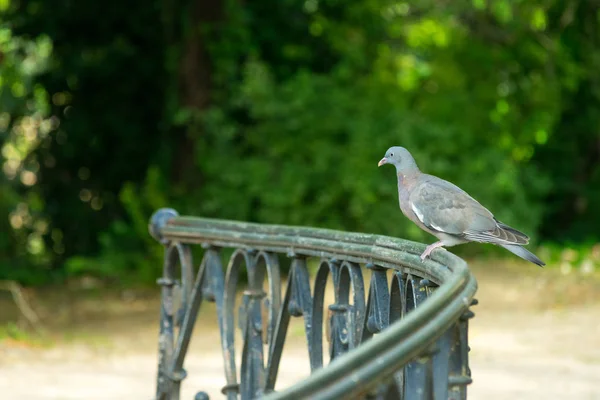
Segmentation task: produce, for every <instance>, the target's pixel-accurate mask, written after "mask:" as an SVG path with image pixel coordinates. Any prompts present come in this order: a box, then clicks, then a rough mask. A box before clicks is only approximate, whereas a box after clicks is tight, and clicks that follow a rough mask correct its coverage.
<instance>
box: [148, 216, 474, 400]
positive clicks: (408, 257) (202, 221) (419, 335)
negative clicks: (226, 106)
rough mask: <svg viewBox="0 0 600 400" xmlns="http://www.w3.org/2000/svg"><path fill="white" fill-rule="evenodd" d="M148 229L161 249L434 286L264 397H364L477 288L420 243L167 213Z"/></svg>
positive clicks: (447, 323)
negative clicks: (377, 270)
mask: <svg viewBox="0 0 600 400" xmlns="http://www.w3.org/2000/svg"><path fill="white" fill-rule="evenodd" d="M150 231H151V233H152V235H153V236H154V237H155V238H156V239H157V240H159V241H160V242H161V243H163V244H167V243H170V242H174V243H188V244H194V243H195V244H203V245H205V246H206V247H208V246H214V247H227V248H242V249H247V250H259V251H268V252H275V253H286V254H288V255H289V256H293V257H308V256H314V257H321V258H326V259H327V258H328V259H332V258H336V257H338V258H343V259H344V260H347V261H352V262H356V263H370V264H374V265H377V266H381V267H385V268H391V269H394V270H397V271H404V270H407V271H408V272H411V273H414V274H415V275H418V276H420V277H421V278H424V279H426V280H429V281H431V282H433V283H435V284H436V285H438V286H439V287H438V288H437V289H436V290H435V291H433V293H432V294H431V296H429V297H428V299H427V300H426V301H424V302H423V303H422V304H421V305H419V306H418V307H417V308H416V309H415V310H414V311H412V312H410V313H408V314H407V315H406V316H405V317H404V318H402V319H401V320H399V321H397V322H395V323H392V324H390V326H389V327H388V328H386V329H384V330H383V331H382V332H381V333H380V334H378V335H377V336H376V337H373V338H371V339H369V340H367V341H366V342H364V343H362V344H361V345H360V346H358V347H357V348H355V349H352V350H351V351H349V352H347V353H346V354H344V355H342V356H340V357H338V358H336V359H334V360H332V362H331V363H330V364H329V365H327V366H326V367H324V368H321V369H318V370H317V371H315V372H314V373H313V374H311V376H310V377H308V378H307V379H306V380H304V381H302V382H300V383H298V384H296V385H294V386H292V387H290V388H288V389H286V390H284V391H281V392H272V393H270V394H267V396H266V397H265V398H267V399H288V398H294V399H296V398H319V399H337V398H342V397H343V396H345V395H348V394H349V393H352V395H358V394H360V393H363V394H364V393H367V392H369V391H370V390H372V389H373V388H374V385H375V384H376V383H378V382H381V381H382V380H383V379H385V378H389V379H391V377H392V376H393V374H394V373H395V372H396V371H398V369H399V368H400V367H401V366H402V365H404V364H406V363H408V362H410V361H411V360H414V359H415V358H416V357H417V356H422V355H426V354H431V350H432V345H433V344H434V343H435V342H436V341H437V340H438V339H439V338H440V337H441V336H442V335H443V334H444V333H445V332H446V331H447V330H448V329H450V328H451V327H452V326H453V325H454V324H456V323H457V321H459V320H460V319H461V316H464V315H465V313H467V312H468V308H469V306H470V305H471V303H472V300H473V296H474V294H475V292H476V290H477V284H476V281H475V278H474V277H473V275H472V274H471V273H470V271H469V269H468V267H467V265H466V263H465V262H464V261H463V260H462V259H460V258H458V257H456V256H454V255H453V254H451V253H449V252H446V251H437V252H435V253H434V254H433V256H432V257H431V258H430V259H428V260H426V261H425V262H422V261H421V260H420V258H419V255H420V254H421V253H422V251H423V249H424V245H422V244H420V243H415V242H411V241H406V240H402V239H396V238H390V237H386V236H381V235H373V234H362V233H348V232H340V231H334V230H328V229H318V228H308V227H290V226H281V225H264V224H256V223H247V222H234V221H226V220H216V219H207V218H198V217H180V216H177V214H176V212H175V211H174V210H170V209H163V210H159V211H158V212H157V213H156V214H154V216H153V217H152V220H151V224H150ZM375 378H377V379H375Z"/></svg>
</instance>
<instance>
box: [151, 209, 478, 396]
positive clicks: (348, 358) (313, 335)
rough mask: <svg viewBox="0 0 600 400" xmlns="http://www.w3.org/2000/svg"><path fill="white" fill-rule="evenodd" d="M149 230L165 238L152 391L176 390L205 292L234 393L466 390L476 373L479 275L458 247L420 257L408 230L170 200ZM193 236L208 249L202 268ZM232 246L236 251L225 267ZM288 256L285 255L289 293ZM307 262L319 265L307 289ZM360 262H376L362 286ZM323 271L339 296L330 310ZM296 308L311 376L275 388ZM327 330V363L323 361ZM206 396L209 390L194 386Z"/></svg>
mask: <svg viewBox="0 0 600 400" xmlns="http://www.w3.org/2000/svg"><path fill="white" fill-rule="evenodd" d="M149 228H150V232H151V234H152V235H153V237H155V238H156V239H157V240H158V241H160V243H162V244H163V245H164V246H165V247H166V252H165V262H164V272H163V276H162V278H160V279H159V280H158V283H159V284H160V285H161V286H162V302H161V316H160V336H159V365H158V379H157V392H156V398H157V399H161V400H162V399H168V400H174V399H179V393H180V385H181V382H182V380H183V379H184V378H185V376H186V372H185V370H184V369H183V364H184V359H185V356H186V352H187V349H188V345H189V342H190V338H191V336H192V330H193V328H194V323H195V320H196V316H197V314H198V312H199V310H200V305H201V302H202V301H203V300H204V301H210V302H215V303H216V308H217V314H218V323H219V328H220V335H221V349H222V353H223V360H224V367H225V371H224V373H225V374H224V375H225V376H224V385H223V388H222V393H223V394H224V395H225V397H226V398H227V399H238V398H239V397H241V398H242V399H243V400H245V399H253V398H257V397H263V398H265V399H341V398H376V399H410V400H412V399H436V400H437V399H465V398H466V386H467V385H468V384H469V383H470V382H471V378H470V375H471V373H470V370H469V366H468V345H467V331H468V320H469V319H470V318H471V317H472V316H473V315H474V314H473V313H472V312H471V311H470V310H469V306H471V305H474V304H475V303H476V301H475V300H474V299H473V296H474V294H475V291H476V288H477V284H476V281H475V279H474V277H473V276H472V275H471V273H470V271H469V269H468V268H467V265H466V263H465V262H464V261H462V260H461V259H460V258H458V257H456V256H454V255H452V254H451V253H449V252H445V251H438V252H436V253H435V254H434V256H433V257H432V259H428V260H427V261H425V262H421V260H420V259H419V255H420V254H421V252H422V251H423V248H424V246H423V245H421V244H419V243H414V242H409V241H405V240H400V239H395V238H390V237H385V236H379V235H370V234H361V233H347V232H340V231H332V230H326V229H315V228H303V227H290V226H277V225H262V224H253V223H244V222H233V221H224V220H215V219H205V218H194V217H180V216H178V214H177V212H175V211H174V210H172V209H161V210H159V211H157V212H156V213H155V214H154V215H153V216H152V219H151V221H150V226H149ZM190 245H201V246H202V248H203V249H204V250H203V257H202V261H201V262H200V266H199V268H198V270H197V272H195V271H194V267H193V266H194V264H193V261H192V255H191V247H190ZM227 249H231V250H233V253H232V254H231V256H230V257H229V262H228V265H227V267H226V269H224V268H223V263H222V257H223V253H225V252H227ZM282 260H283V261H285V260H289V263H290V266H289V273H288V278H287V287H286V290H285V292H284V294H283V296H282V293H281V276H280V262H282ZM311 260H315V261H316V262H317V263H318V264H317V265H318V268H317V270H316V271H317V272H316V277H315V279H314V285H313V289H312V291H311V285H310V279H309V272H308V263H309V262H312V261H311ZM178 265H179V268H177V266H178ZM242 267H244V268H245V269H246V273H247V277H248V282H247V284H246V289H245V290H244V291H243V296H242V300H241V305H240V313H239V315H238V317H239V318H238V319H239V320H238V321H237V322H238V323H239V326H240V327H241V331H242V338H243V348H242V354H241V365H240V367H239V369H238V367H237V366H236V361H235V360H236V357H235V348H234V333H235V329H236V324H235V322H236V321H234V315H235V311H236V310H235V308H236V295H237V294H238V293H239V289H240V280H239V276H240V272H241V269H242ZM363 267H364V268H363ZM365 269H367V270H369V271H370V274H367V275H370V282H369V284H368V293H367V294H366V296H365V282H364V278H363V272H364V271H365ZM328 281H329V282H331V283H332V284H333V288H334V301H333V303H332V304H329V305H328V306H327V308H326V311H325V312H324V308H325V307H324V306H326V304H325V303H326V296H325V292H326V290H325V288H326V285H327V282H328ZM390 281H391V282H390ZM176 288H177V291H178V292H180V293H181V296H180V297H181V299H180V301H179V303H180V304H179V305H178V306H175V304H176V303H177V302H176V301H175V300H176V299H175V298H174V293H175V289H176ZM237 298H239V296H238V297H237ZM291 318H303V320H304V328H305V334H306V340H307V347H308V356H309V363H310V369H311V375H310V376H309V377H308V378H307V379H305V380H304V381H301V382H299V383H297V384H295V385H293V386H291V387H289V388H287V389H285V390H283V391H277V392H276V391H274V388H275V383H276V380H277V373H278V368H279V363H280V360H281V358H282V351H283V345H284V342H285V339H286V333H287V329H288V326H289V322H290V319H291ZM324 320H325V321H324ZM324 322H325V325H326V329H323V325H324ZM324 330H325V332H326V334H325V335H324V332H323V331H324ZM324 336H326V339H327V341H328V342H329V359H330V362H329V364H324V362H323V337H324ZM265 361H266V362H265ZM207 398H208V395H207V394H206V393H204V392H198V394H197V395H196V399H207Z"/></svg>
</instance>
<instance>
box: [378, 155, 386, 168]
mask: <svg viewBox="0 0 600 400" xmlns="http://www.w3.org/2000/svg"><path fill="white" fill-rule="evenodd" d="M383 164H387V158H385V157H383V158H382V159H381V161H379V163H378V164H377V166H378V167H381V166H382V165H383Z"/></svg>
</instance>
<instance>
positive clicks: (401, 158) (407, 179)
mask: <svg viewBox="0 0 600 400" xmlns="http://www.w3.org/2000/svg"><path fill="white" fill-rule="evenodd" d="M384 164H392V165H393V166H395V167H396V174H397V175H398V195H399V198H400V209H401V210H402V213H403V214H404V215H406V217H408V219H410V220H411V221H413V222H414V223H415V224H417V225H418V226H419V227H420V228H421V229H423V230H424V231H426V232H429V233H431V234H432V235H433V236H435V237H437V238H438V239H439V241H438V242H435V243H433V244H430V245H429V246H427V248H426V249H425V251H424V252H423V254H421V260H423V261H425V259H426V258H427V257H429V255H430V254H431V252H432V251H433V250H434V249H437V248H438V247H442V246H446V247H449V246H454V245H457V244H461V243H467V242H480V243H492V244H496V245H498V246H502V247H504V248H505V249H506V250H508V251H510V252H512V253H514V254H516V255H517V256H519V257H521V258H523V259H525V260H527V261H531V262H532V263H534V264H537V265H539V266H540V267H542V266H544V265H545V264H544V262H543V261H542V260H540V259H539V258H537V257H536V255H535V254H533V253H531V252H530V251H529V250H527V249H525V248H524V247H523V246H524V245H526V244H528V243H529V238H528V237H527V235H525V234H524V233H521V232H519V231H518V230H516V229H514V228H511V227H510V226H508V225H505V224H503V223H502V222H500V221H498V220H497V219H496V218H494V215H493V214H492V213H491V212H489V211H488V209H487V208H485V207H484V206H482V205H481V204H479V202H477V200H475V199H474V198H472V197H471V196H469V195H468V194H467V193H466V192H465V191H464V190H462V189H461V188H459V187H458V186H456V185H454V184H452V183H450V182H448V181H445V180H443V179H440V178H437V177H435V176H432V175H427V174H424V173H422V172H421V171H420V170H419V167H417V164H416V163H415V159H414V158H413V157H412V155H411V154H410V153H409V152H408V150H406V149H405V148H404V147H398V146H395V147H390V148H389V149H388V151H387V152H386V153H385V157H383V158H382V159H381V161H379V164H378V166H379V167H381V166H382V165H384Z"/></svg>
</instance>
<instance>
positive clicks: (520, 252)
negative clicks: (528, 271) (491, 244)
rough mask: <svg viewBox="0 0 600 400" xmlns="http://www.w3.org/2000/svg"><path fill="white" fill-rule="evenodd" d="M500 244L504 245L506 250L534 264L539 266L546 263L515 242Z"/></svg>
mask: <svg viewBox="0 0 600 400" xmlns="http://www.w3.org/2000/svg"><path fill="white" fill-rule="evenodd" d="M500 246H502V247H504V248H505V249H506V250H508V251H510V252H511V253H513V254H515V255H517V256H519V257H521V258H522V259H524V260H527V261H530V262H532V263H534V264H537V265H539V266H540V267H543V266H544V265H546V263H544V262H543V261H542V260H540V259H539V258H538V257H537V256H536V255H535V254H533V253H532V252H530V251H529V250H527V249H526V248H524V247H521V246H519V245H516V244H500Z"/></svg>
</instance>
